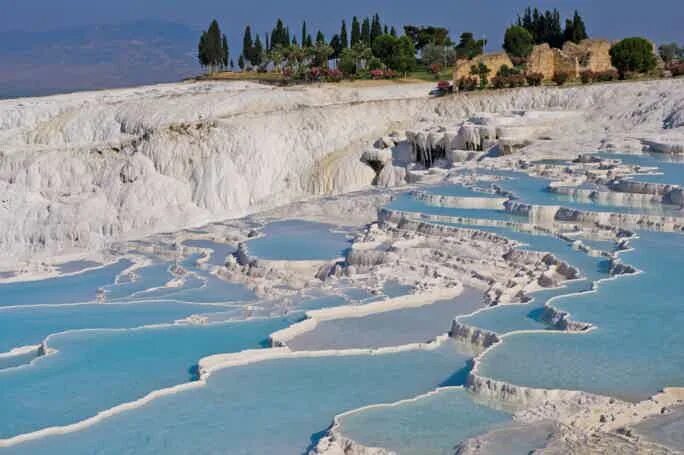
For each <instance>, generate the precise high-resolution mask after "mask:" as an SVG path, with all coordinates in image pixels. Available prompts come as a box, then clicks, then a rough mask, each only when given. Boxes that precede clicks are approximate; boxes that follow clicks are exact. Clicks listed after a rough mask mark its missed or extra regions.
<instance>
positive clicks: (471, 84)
mask: <svg viewBox="0 0 684 455" xmlns="http://www.w3.org/2000/svg"><path fill="white" fill-rule="evenodd" d="M476 88H477V79H476V78H474V77H468V76H463V77H462V78H460V79H459V80H458V89H459V90H460V91H465V92H471V91H473V90H475V89H476Z"/></svg>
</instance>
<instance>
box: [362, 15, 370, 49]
mask: <svg viewBox="0 0 684 455" xmlns="http://www.w3.org/2000/svg"><path fill="white" fill-rule="evenodd" d="M361 41H363V42H364V43H365V44H366V46H370V44H371V26H370V19H368V18H365V19H364V20H363V24H362V25H361Z"/></svg>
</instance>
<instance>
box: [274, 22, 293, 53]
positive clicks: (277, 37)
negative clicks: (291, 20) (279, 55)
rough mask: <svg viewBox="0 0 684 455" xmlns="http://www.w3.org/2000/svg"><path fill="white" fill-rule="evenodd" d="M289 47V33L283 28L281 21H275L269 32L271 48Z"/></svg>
mask: <svg viewBox="0 0 684 455" xmlns="http://www.w3.org/2000/svg"><path fill="white" fill-rule="evenodd" d="M289 45H290V32H289V30H288V29H286V28H285V25H284V24H283V21H282V19H278V20H277V21H276V25H275V27H273V30H272V31H271V47H277V46H281V47H287V46H289Z"/></svg>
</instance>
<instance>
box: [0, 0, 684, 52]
mask: <svg viewBox="0 0 684 455" xmlns="http://www.w3.org/2000/svg"><path fill="white" fill-rule="evenodd" d="M527 5H531V6H537V7H539V8H553V7H557V8H558V9H560V10H561V13H562V14H563V15H566V14H568V13H571V12H572V10H573V9H575V8H577V9H579V10H580V12H581V13H582V14H583V15H584V17H585V19H586V22H587V25H588V29H589V32H590V34H591V35H592V36H596V37H606V38H618V37H624V36H628V35H644V36H647V37H649V38H651V39H653V40H654V41H656V42H664V41H679V42H684V0H650V1H641V0H572V1H571V0H563V1H550V0H538V1H536V2H530V1H528V0H471V1H469V2H466V1H463V0H420V1H416V0H342V1H335V0H291V1H287V0H251V1H250V0H246V1H245V0H239V1H238V0H116V1H103V0H0V11H2V13H0V31H7V30H15V29H21V30H27V31H30V30H32V31H40V30H51V29H56V28H62V27H69V26H74V25H91V24H102V23H108V24H112V23H120V22H128V21H133V20H138V19H162V20H171V21H175V22H180V23H183V24H188V25H191V26H194V27H199V26H202V27H204V26H206V25H207V24H208V22H209V21H210V20H211V18H213V17H216V18H218V19H219V21H220V22H221V25H222V27H223V28H224V31H225V32H226V34H227V35H228V37H229V40H230V41H231V47H232V49H234V50H235V49H238V50H239V47H240V46H241V44H240V43H241V35H242V30H243V28H244V25H245V24H246V23H251V24H253V26H254V28H255V29H257V30H259V31H260V32H265V31H267V30H270V27H271V26H272V24H273V22H274V20H275V19H276V18H277V17H282V18H283V19H285V20H286V22H287V23H289V24H290V25H291V26H292V28H295V29H299V24H300V21H301V20H302V19H307V21H308V22H309V23H310V29H313V30H314V31H315V29H317V28H319V27H320V28H321V29H323V30H324V32H326V36H327V37H329V36H330V34H331V32H333V31H337V30H338V29H339V22H340V19H341V18H343V17H345V18H347V19H349V18H350V17H351V16H352V15H359V16H361V15H370V14H373V13H375V12H379V13H380V14H381V16H382V19H383V22H387V23H390V24H395V25H397V26H401V25H403V24H406V23H419V24H427V23H430V24H438V25H443V26H446V27H448V28H449V29H450V31H451V32H452V35H454V36H457V35H458V34H459V33H460V32H462V31H473V32H475V34H476V35H477V36H481V35H486V36H487V37H488V38H489V41H490V43H491V47H492V48H493V47H499V46H500V42H501V37H502V32H503V29H504V27H505V26H506V25H507V24H509V23H510V22H511V21H513V20H514V18H515V17H516V14H517V12H518V11H520V10H522V9H523V8H524V7H525V6H527Z"/></svg>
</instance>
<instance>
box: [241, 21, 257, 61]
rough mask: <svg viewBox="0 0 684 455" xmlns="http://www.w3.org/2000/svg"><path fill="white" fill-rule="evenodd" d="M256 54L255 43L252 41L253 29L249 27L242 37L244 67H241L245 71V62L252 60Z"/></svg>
mask: <svg viewBox="0 0 684 455" xmlns="http://www.w3.org/2000/svg"><path fill="white" fill-rule="evenodd" d="M253 53H254V41H252V28H251V27H250V26H249V25H248V26H247V27H245V33H244V35H243V37H242V56H243V57H244V58H243V59H242V65H241V66H240V68H241V69H244V67H245V65H244V61H245V60H249V61H251V60H252V54H253Z"/></svg>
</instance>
